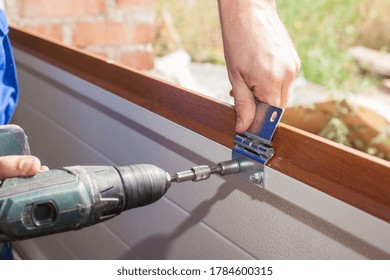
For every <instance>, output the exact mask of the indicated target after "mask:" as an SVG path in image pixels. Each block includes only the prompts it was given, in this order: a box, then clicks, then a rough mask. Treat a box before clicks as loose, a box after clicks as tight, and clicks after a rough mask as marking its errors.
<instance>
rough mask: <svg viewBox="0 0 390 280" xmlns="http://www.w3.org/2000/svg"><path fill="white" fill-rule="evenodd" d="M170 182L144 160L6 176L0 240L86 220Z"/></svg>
mask: <svg viewBox="0 0 390 280" xmlns="http://www.w3.org/2000/svg"><path fill="white" fill-rule="evenodd" d="M169 186H170V176H169V174H168V173H166V172H165V171H164V170H162V169H160V168H158V167H156V166H154V165H148V164H138V165H129V166H122V167H113V166H72V167H64V168H62V169H56V170H50V171H47V172H42V173H38V174H37V175H35V176H33V177H29V178H12V179H6V180H4V181H3V182H2V185H1V187H0V242H4V241H12V240H20V239H26V238H32V237H36V236H43V235H48V234H53V233H58V232H64V231H68V230H77V229H81V228H84V227H87V226H91V225H93V224H96V223H100V222H103V221H106V220H108V219H111V218H113V217H115V216H117V215H119V214H120V213H121V212H123V211H125V210H128V209H132V208H136V207H140V206H144V205H147V204H150V203H153V202H155V201H157V200H158V199H160V198H161V197H162V196H163V195H164V194H165V193H166V191H167V190H168V188H169Z"/></svg>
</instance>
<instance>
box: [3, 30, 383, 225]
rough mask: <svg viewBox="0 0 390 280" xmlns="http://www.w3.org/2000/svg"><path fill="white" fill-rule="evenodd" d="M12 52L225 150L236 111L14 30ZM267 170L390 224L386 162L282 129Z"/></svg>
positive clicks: (281, 127)
mask: <svg viewBox="0 0 390 280" xmlns="http://www.w3.org/2000/svg"><path fill="white" fill-rule="evenodd" d="M10 37H11V40H12V43H13V45H14V46H16V47H18V48H20V49H22V50H24V51H26V52H28V53H30V54H32V55H34V56H37V57H39V58H40V59H43V60H45V61H47V62H49V63H51V64H53V65H55V66H57V67H59V68H62V69H64V70H66V71H68V72H70V73H72V74H74V75H76V76H78V77H80V78H82V79H85V80H87V81H89V82H91V83H93V84H96V85H98V86H100V87H102V88H104V89H106V90H108V91H110V92H112V93H114V94H116V95H118V96H120V97H123V98H124V99H127V100H129V101H131V102H133V103H135V104H137V105H139V106H142V107H144V108H145V109H148V110H150V111H152V112H154V113H156V114H159V115H160V116H162V117H165V118H167V119H169V120H171V121H173V122H175V123H177V124H179V125H182V126H184V127H186V128H188V129H190V130H192V131H194V132H197V133H199V134H201V135H203V136H205V137H207V138H209V139H211V140H213V141H215V142H217V143H220V144H222V145H224V146H226V147H228V148H232V147H233V137H234V135H235V132H234V127H235V118H234V109H233V107H231V106H228V105H225V104H223V103H221V102H218V101H216V100H214V99H212V98H208V97H206V96H203V95H201V94H198V93H195V92H192V91H190V90H187V89H184V88H181V87H178V86H176V85H172V84H169V83H167V82H165V81H162V80H159V79H156V78H154V77H151V76H148V75H146V74H144V73H140V72H138V71H136V70H134V69H130V68H128V67H125V66H123V65H118V64H113V63H109V62H106V61H104V60H102V59H101V58H98V57H96V56H93V55H91V54H89V53H86V52H84V51H82V50H79V49H76V48H72V47H67V46H64V45H62V44H60V43H56V42H53V41H50V40H48V39H45V38H42V37H39V36H36V35H32V34H30V33H27V32H24V31H22V30H20V29H16V28H12V29H11V32H10ZM273 145H274V148H275V151H276V153H275V156H274V157H273V158H272V160H270V162H269V163H268V166H269V167H271V168H273V169H275V170H278V171H280V172H282V173H284V174H286V175H288V176H290V177H292V178H295V179H297V180H299V181H301V182H303V183H305V184H307V185H310V186H312V187H314V188H316V189H318V190H320V191H322V192H324V193H327V194H329V195H331V196H333V197H335V198H337V199H340V200H342V201H344V202H346V203H349V204H350V205H353V206H355V207H357V208H359V209H361V210H363V211H366V212H368V213H370V214H372V215H374V216H376V217H378V218H380V219H383V220H385V221H387V222H390V162H387V161H384V160H381V159H378V158H375V157H372V156H369V155H367V154H364V153H362V152H359V151H356V150H353V149H350V148H347V147H344V146H341V145H339V144H336V143H334V142H331V141H328V140H325V139H323V138H320V137H318V136H315V135H313V134H309V133H306V132H304V131H302V130H298V129H295V128H293V127H290V126H287V125H284V124H280V126H279V128H278V129H277V132H276V134H275V137H274V141H273Z"/></svg>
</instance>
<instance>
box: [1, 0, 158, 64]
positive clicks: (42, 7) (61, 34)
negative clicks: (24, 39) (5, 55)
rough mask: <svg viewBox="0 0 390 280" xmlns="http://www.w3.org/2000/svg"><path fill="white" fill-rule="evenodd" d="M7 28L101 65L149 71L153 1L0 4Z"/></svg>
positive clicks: (61, 0)
mask: <svg viewBox="0 0 390 280" xmlns="http://www.w3.org/2000/svg"><path fill="white" fill-rule="evenodd" d="M6 12H7V16H8V20H9V22H10V23H12V24H14V25H16V26H20V27H23V28H25V29H27V30H29V31H32V32H37V33H39V34H40V35H44V36H48V37H50V38H52V39H55V40H59V41H61V42H63V43H65V44H69V45H73V46H76V47H79V48H83V49H85V50H88V51H91V52H93V53H95V54H97V55H100V56H103V57H104V58H105V59H109V60H113V61H117V62H121V63H123V64H126V65H129V66H131V67H135V68H137V69H151V68H153V59H154V56H153V48H152V44H153V40H154V0H13V1H6Z"/></svg>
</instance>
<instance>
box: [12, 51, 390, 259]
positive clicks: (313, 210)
mask: <svg viewBox="0 0 390 280" xmlns="http://www.w3.org/2000/svg"><path fill="white" fill-rule="evenodd" d="M15 54H16V58H17V62H18V67H19V79H20V84H21V102H20V106H19V107H18V110H17V113H16V116H15V118H14V122H15V123H18V124H20V125H21V126H23V127H24V129H25V130H26V132H27V133H28V135H29V137H30V138H29V141H30V144H31V148H32V152H33V153H35V154H37V155H38V156H39V157H40V158H41V159H42V160H43V161H44V162H45V163H47V164H48V165H50V166H52V167H53V166H60V165H69V164H131V163H141V162H144V163H152V164H156V165H158V166H160V167H162V168H165V169H166V170H167V171H169V172H174V171H178V170H183V169H186V168H188V167H191V166H193V165H197V164H204V163H205V164H208V163H212V162H217V161H219V160H226V159H228V158H229V157H230V151H229V149H227V148H225V147H223V146H221V145H218V144H216V143H214V142H212V141H210V140H208V139H205V138H204V137H201V136H199V135H197V134H196V133H193V132H192V131H189V130H187V129H185V128H183V127H180V126H178V125H176V124H174V123H172V122H170V121H168V120H166V119H163V118H161V117H159V116H157V115H155V114H153V113H150V112H148V111H146V110H144V109H143V108H140V107H138V106H136V105H134V104H131V103H130V102H128V101H125V100H122V99H120V98H119V97H117V96H114V95H112V94H110V93H108V92H106V91H104V90H103V89H101V88H98V87H96V86H94V85H92V84H90V83H87V82H85V81H83V80H80V79H79V78H77V77H74V76H73V75H70V74H68V73H66V72H64V71H62V70H60V69H57V68H55V67H53V66H51V65H49V64H47V63H44V62H42V61H40V60H38V59H36V58H33V57H32V56H30V55H27V54H26V53H23V52H21V51H20V50H16V51H15ZM389 235H390V226H389V224H388V223H385V222H383V221H381V220H378V219H377V218H375V217H372V216H370V215H368V214H366V213H363V212H362V211H360V210H358V209H356V208H353V207H351V206H349V205H346V204H345V203H343V202H340V201H338V200H336V199H334V198H332V197H330V196H328V195H325V194H323V193H321V192H319V191H317V190H315V189H312V188H310V187H309V186H306V185H304V184H302V183H300V182H298V181H296V180H294V179H292V178H290V177H288V176H285V175H284V174H280V173H279V172H276V171H274V170H272V169H269V168H266V190H262V189H259V188H256V187H254V186H252V185H251V184H249V183H247V182H245V181H243V180H242V179H240V178H239V177H236V176H230V177H228V178H218V177H215V178H212V179H210V180H209V181H207V182H201V183H197V184H194V183H186V184H183V185H177V186H174V187H173V188H171V189H170V190H169V192H168V194H167V196H166V197H164V198H163V199H162V200H161V201H159V202H158V203H156V204H154V205H151V206H148V207H145V208H141V209H136V210H133V211H130V212H128V213H124V214H122V215H121V216H119V217H118V218H116V219H114V220H111V221H109V222H107V223H105V224H104V225H99V226H96V227H93V228H91V229H86V230H82V231H80V232H72V233H65V234H61V235H56V236H53V237H45V238H41V239H39V240H31V241H23V242H21V243H19V244H18V248H20V250H23V253H24V256H26V257H28V258H42V256H47V258H73V257H74V258H82V259H89V258H92V259H95V258H109V259H116V258H170V259H197V258H198V259H199V258H205V259H246V258H264V259H280V258H282V259H324V258H331V259H354V258H389V257H390V241H389V240H388V238H387V237H388V236H389ZM41 240H50V244H51V245H50V248H48V245H46V244H45V242H43V241H41ZM36 242H39V243H38V244H39V246H35V245H36V244H37V243H36ZM103 243H107V244H110V243H112V244H113V245H112V248H116V249H115V250H104V248H105V247H104V245H103ZM33 246H35V248H37V249H35V250H27V249H25V248H29V247H33ZM57 246H58V248H59V250H63V248H64V247H66V250H65V251H69V252H70V253H69V254H67V255H64V254H60V253H59V254H58V255H57V256H56V255H55V254H53V252H52V251H53V249H52V248H56V247H57ZM67 256H68V257H67Z"/></svg>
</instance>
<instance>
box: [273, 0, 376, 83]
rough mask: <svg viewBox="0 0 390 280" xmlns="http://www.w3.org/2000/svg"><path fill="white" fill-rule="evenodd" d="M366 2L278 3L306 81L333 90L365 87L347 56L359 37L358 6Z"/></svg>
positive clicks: (309, 0)
mask: <svg viewBox="0 0 390 280" xmlns="http://www.w3.org/2000/svg"><path fill="white" fill-rule="evenodd" d="M365 1H366V0H343V1H339V0H315V1H312V0H299V1H289V0H277V5H278V10H279V14H280V17H281V18H282V20H283V22H284V23H285V25H286V27H287V29H288V31H289V33H290V35H291V37H292V40H293V42H294V43H295V46H296V48H297V51H298V53H299V56H300V58H301V61H302V73H303V75H304V77H305V78H306V79H308V80H310V81H312V82H315V83H318V84H321V85H324V86H326V87H327V88H329V89H334V90H336V89H342V90H356V89H359V88H360V87H361V86H363V85H365V84H367V81H369V80H367V79H366V78H362V77H361V76H360V75H359V71H358V69H357V67H356V65H355V63H354V62H353V61H352V59H351V57H350V56H349V55H348V53H347V50H348V48H349V47H351V46H353V45H354V42H355V41H356V39H357V38H358V36H359V24H360V21H361V17H360V16H359V6H360V5H362V3H364V2H365Z"/></svg>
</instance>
